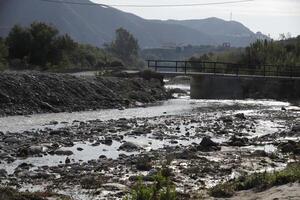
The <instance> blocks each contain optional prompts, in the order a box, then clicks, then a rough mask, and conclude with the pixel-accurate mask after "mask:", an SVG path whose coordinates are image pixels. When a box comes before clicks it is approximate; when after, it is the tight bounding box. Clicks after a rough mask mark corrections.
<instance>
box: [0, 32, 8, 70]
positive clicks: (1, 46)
mask: <svg viewBox="0 0 300 200" xmlns="http://www.w3.org/2000/svg"><path fill="white" fill-rule="evenodd" d="M7 56H8V50H7V47H6V45H5V43H4V41H3V39H2V38H1V37H0V69H3V68H4V67H5V65H6V59H7Z"/></svg>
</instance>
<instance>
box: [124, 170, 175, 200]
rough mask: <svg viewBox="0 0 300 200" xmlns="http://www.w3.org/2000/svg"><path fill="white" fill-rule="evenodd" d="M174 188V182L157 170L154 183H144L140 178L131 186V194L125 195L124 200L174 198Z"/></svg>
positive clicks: (164, 199) (171, 199)
mask: <svg viewBox="0 0 300 200" xmlns="http://www.w3.org/2000/svg"><path fill="white" fill-rule="evenodd" d="M176 199H177V195H176V189H175V186H174V184H173V183H172V182H171V181H170V179H169V177H166V176H164V175H163V174H162V172H159V173H158V174H157V175H155V176H154V183H152V184H148V185H147V184H145V183H143V181H142V179H141V178H140V179H139V181H138V182H137V184H136V185H135V186H134V187H133V189H132V191H131V195H129V196H127V197H125V200H176Z"/></svg>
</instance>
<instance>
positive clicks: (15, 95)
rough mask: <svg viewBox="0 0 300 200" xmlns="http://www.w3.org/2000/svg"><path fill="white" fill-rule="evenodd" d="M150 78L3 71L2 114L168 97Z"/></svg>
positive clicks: (108, 105) (92, 107)
mask: <svg viewBox="0 0 300 200" xmlns="http://www.w3.org/2000/svg"><path fill="white" fill-rule="evenodd" d="M150 78H151V77H150ZM150 78H149V77H147V80H146V79H145V77H144V78H141V77H133V78H126V77H124V78H121V77H118V78H117V77H100V76H73V75H69V74H55V73H41V72H32V71H31V72H1V73H0V116H9V115H30V114H35V113H49V112H52V113H59V112H74V111H82V110H96V109H108V108H119V109H123V108H128V107H135V106H141V105H143V104H147V103H153V102H156V101H158V100H166V99H167V98H169V94H168V93H167V92H166V91H165V89H164V87H163V85H162V84H161V81H160V80H158V79H150Z"/></svg>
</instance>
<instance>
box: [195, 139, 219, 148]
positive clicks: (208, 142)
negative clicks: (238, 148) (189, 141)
mask: <svg viewBox="0 0 300 200" xmlns="http://www.w3.org/2000/svg"><path fill="white" fill-rule="evenodd" d="M197 150H199V151H219V150H221V147H219V145H218V144H217V143H215V142H214V141H212V140H211V139H210V138H209V137H204V138H203V139H202V141H201V143H200V144H199V145H198V146H197Z"/></svg>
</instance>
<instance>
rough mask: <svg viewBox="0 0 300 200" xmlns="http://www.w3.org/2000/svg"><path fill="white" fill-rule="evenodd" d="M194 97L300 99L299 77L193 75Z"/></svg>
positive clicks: (192, 93)
mask: <svg viewBox="0 0 300 200" xmlns="http://www.w3.org/2000/svg"><path fill="white" fill-rule="evenodd" d="M191 98H193V99H246V98H254V99H298V100H299V99H300V79H299V78H275V77H243V76H222V75H207V74H205V75H192V77H191Z"/></svg>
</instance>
